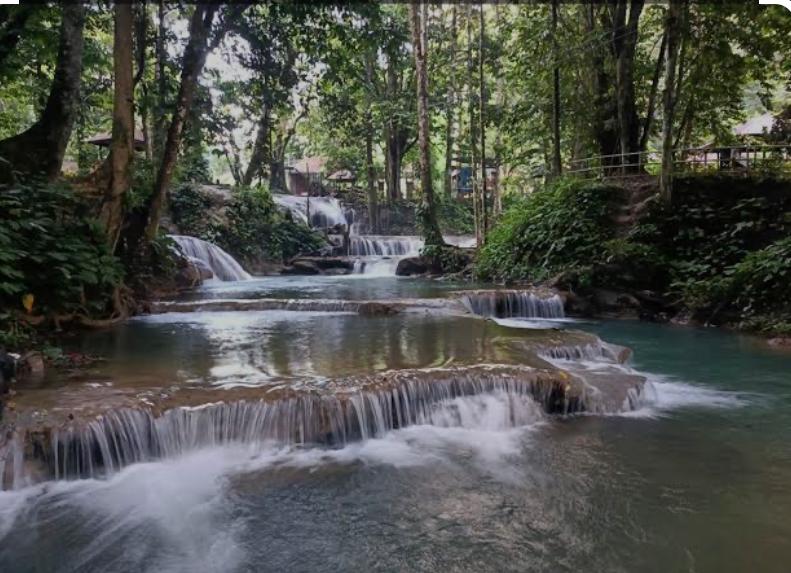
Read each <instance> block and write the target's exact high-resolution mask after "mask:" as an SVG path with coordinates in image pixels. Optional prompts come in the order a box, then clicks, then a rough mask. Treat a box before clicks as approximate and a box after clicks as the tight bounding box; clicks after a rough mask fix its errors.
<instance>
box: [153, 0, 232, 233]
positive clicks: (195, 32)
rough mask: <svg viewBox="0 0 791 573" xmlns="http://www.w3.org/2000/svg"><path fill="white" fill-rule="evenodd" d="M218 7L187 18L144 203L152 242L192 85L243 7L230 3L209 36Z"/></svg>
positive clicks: (202, 9) (197, 11)
mask: <svg viewBox="0 0 791 573" xmlns="http://www.w3.org/2000/svg"><path fill="white" fill-rule="evenodd" d="M218 8H219V6H218V5H216V4H197V5H196V6H195V8H194V12H193V14H192V18H191V20H190V33H189V40H188V42H187V46H186V48H185V49H184V57H183V61H182V66H181V83H180V84H179V91H178V94H177V96H176V102H175V106H174V110H173V116H172V118H171V120H170V127H169V128H168V134H167V139H166V141H165V146H164V149H163V152H162V159H161V163H160V166H159V169H158V171H157V177H156V182H155V184H154V190H153V193H152V194H151V196H150V198H149V200H148V202H147V204H146V216H145V229H144V234H143V236H144V239H145V241H146V242H150V241H152V240H153V239H154V238H155V237H156V235H157V231H158V230H159V220H160V218H161V217H162V210H163V208H164V204H165V194H166V193H167V190H168V187H169V186H170V181H171V179H172V178H173V170H174V168H175V167H176V159H177V158H178V153H179V147H180V145H181V138H182V133H183V132H184V125H185V123H186V120H187V115H188V114H189V112H190V109H191V107H192V101H193V99H194V97H195V88H196V86H197V84H198V78H199V77H200V74H201V72H202V71H203V66H204V65H205V64H206V57H207V56H208V54H209V52H210V51H211V50H212V48H214V47H215V46H216V45H217V44H219V43H220V41H221V40H222V38H223V35H224V33H225V31H226V30H227V25H228V24H229V22H231V21H233V19H234V18H236V17H237V16H238V15H239V14H240V13H241V11H242V10H244V8H245V6H233V7H229V8H228V9H227V13H226V14H225V16H226V18H225V22H224V25H223V26H219V27H218V29H217V30H216V31H215V34H214V37H212V35H211V32H212V26H213V22H214V16H215V13H216V12H217V10H218Z"/></svg>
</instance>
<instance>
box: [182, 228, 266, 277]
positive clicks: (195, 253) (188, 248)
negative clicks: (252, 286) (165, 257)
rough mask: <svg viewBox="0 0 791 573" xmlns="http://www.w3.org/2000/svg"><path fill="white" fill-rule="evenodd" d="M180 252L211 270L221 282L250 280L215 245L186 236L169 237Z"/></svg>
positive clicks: (240, 268)
mask: <svg viewBox="0 0 791 573" xmlns="http://www.w3.org/2000/svg"><path fill="white" fill-rule="evenodd" d="M170 238H171V239H173V240H174V241H175V242H176V244H177V245H178V246H179V249H180V250H181V252H183V253H184V255H185V256H187V257H189V258H190V259H192V260H194V261H196V264H198V265H199V266H201V267H203V268H208V269H209V270H211V272H212V274H213V275H214V276H215V277H216V278H218V279H219V280H221V281H243V280H248V279H251V278H252V277H251V276H250V274H249V273H247V271H245V270H244V269H243V268H242V266H241V265H240V264H239V263H238V262H236V259H234V258H233V257H232V256H231V255H229V254H228V253H226V252H225V251H223V250H222V249H221V248H220V247H218V246H217V245H215V244H213V243H210V242H208V241H204V240H202V239H198V238H196V237H188V236H186V235H170Z"/></svg>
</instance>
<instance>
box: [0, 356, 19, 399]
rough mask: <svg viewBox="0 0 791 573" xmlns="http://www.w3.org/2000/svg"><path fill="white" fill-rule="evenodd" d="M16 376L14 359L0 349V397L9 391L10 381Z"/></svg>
mask: <svg viewBox="0 0 791 573" xmlns="http://www.w3.org/2000/svg"><path fill="white" fill-rule="evenodd" d="M15 374H16V359H15V358H14V357H13V356H11V355H10V354H8V353H7V352H6V351H5V350H2V349H0V395H2V394H5V393H6V392H8V390H9V389H10V385H11V379H12V378H13V377H14V375H15Z"/></svg>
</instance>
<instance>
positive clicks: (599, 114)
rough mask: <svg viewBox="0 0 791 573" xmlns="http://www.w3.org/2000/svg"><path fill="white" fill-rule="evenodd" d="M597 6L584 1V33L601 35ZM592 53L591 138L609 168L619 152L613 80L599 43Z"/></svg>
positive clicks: (605, 168) (590, 1)
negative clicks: (611, 92)
mask: <svg viewBox="0 0 791 573" xmlns="http://www.w3.org/2000/svg"><path fill="white" fill-rule="evenodd" d="M599 11H600V7H599V3H598V2H597V0H587V4H586V6H585V10H584V14H585V32H586V34H589V35H594V34H600V26H598V25H597V20H598V18H599V17H600V12H599ZM590 54H591V91H592V92H593V102H592V107H593V115H594V117H593V138H594V140H595V141H596V145H597V147H598V149H599V155H602V156H604V158H603V159H602V168H603V169H604V171H605V172H607V171H609V170H610V168H611V167H612V165H613V164H615V163H617V161H614V159H615V158H614V157H612V156H613V155H615V154H616V153H617V151H618V132H617V130H616V129H615V128H614V126H615V125H616V124H617V120H616V112H615V109H614V106H613V104H614V101H613V98H612V97H611V95H610V86H611V85H612V79H611V78H610V76H609V74H608V73H607V71H606V68H605V66H604V54H603V53H602V50H601V49H600V48H599V47H598V46H593V47H592V48H591V50H590Z"/></svg>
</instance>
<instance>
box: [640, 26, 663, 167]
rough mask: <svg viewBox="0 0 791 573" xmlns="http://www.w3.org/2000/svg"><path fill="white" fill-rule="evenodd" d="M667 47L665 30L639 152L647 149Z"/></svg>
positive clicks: (652, 82) (652, 81)
mask: <svg viewBox="0 0 791 573" xmlns="http://www.w3.org/2000/svg"><path fill="white" fill-rule="evenodd" d="M666 46H667V30H665V31H664V33H663V34H662V43H661V44H660V46H659V56H658V57H657V59H656V67H655V68H654V77H653V78H652V80H651V91H650V92H649V93H648V108H647V110H646V112H645V122H644V123H643V134H642V135H641V136H640V151H641V152H643V151H645V150H646V149H647V148H648V139H649V138H650V137H651V127H652V124H653V122H654V111H655V110H656V96H657V94H658V93H659V78H661V77H662V69H663V68H664V65H665V51H666V50H665V48H666Z"/></svg>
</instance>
